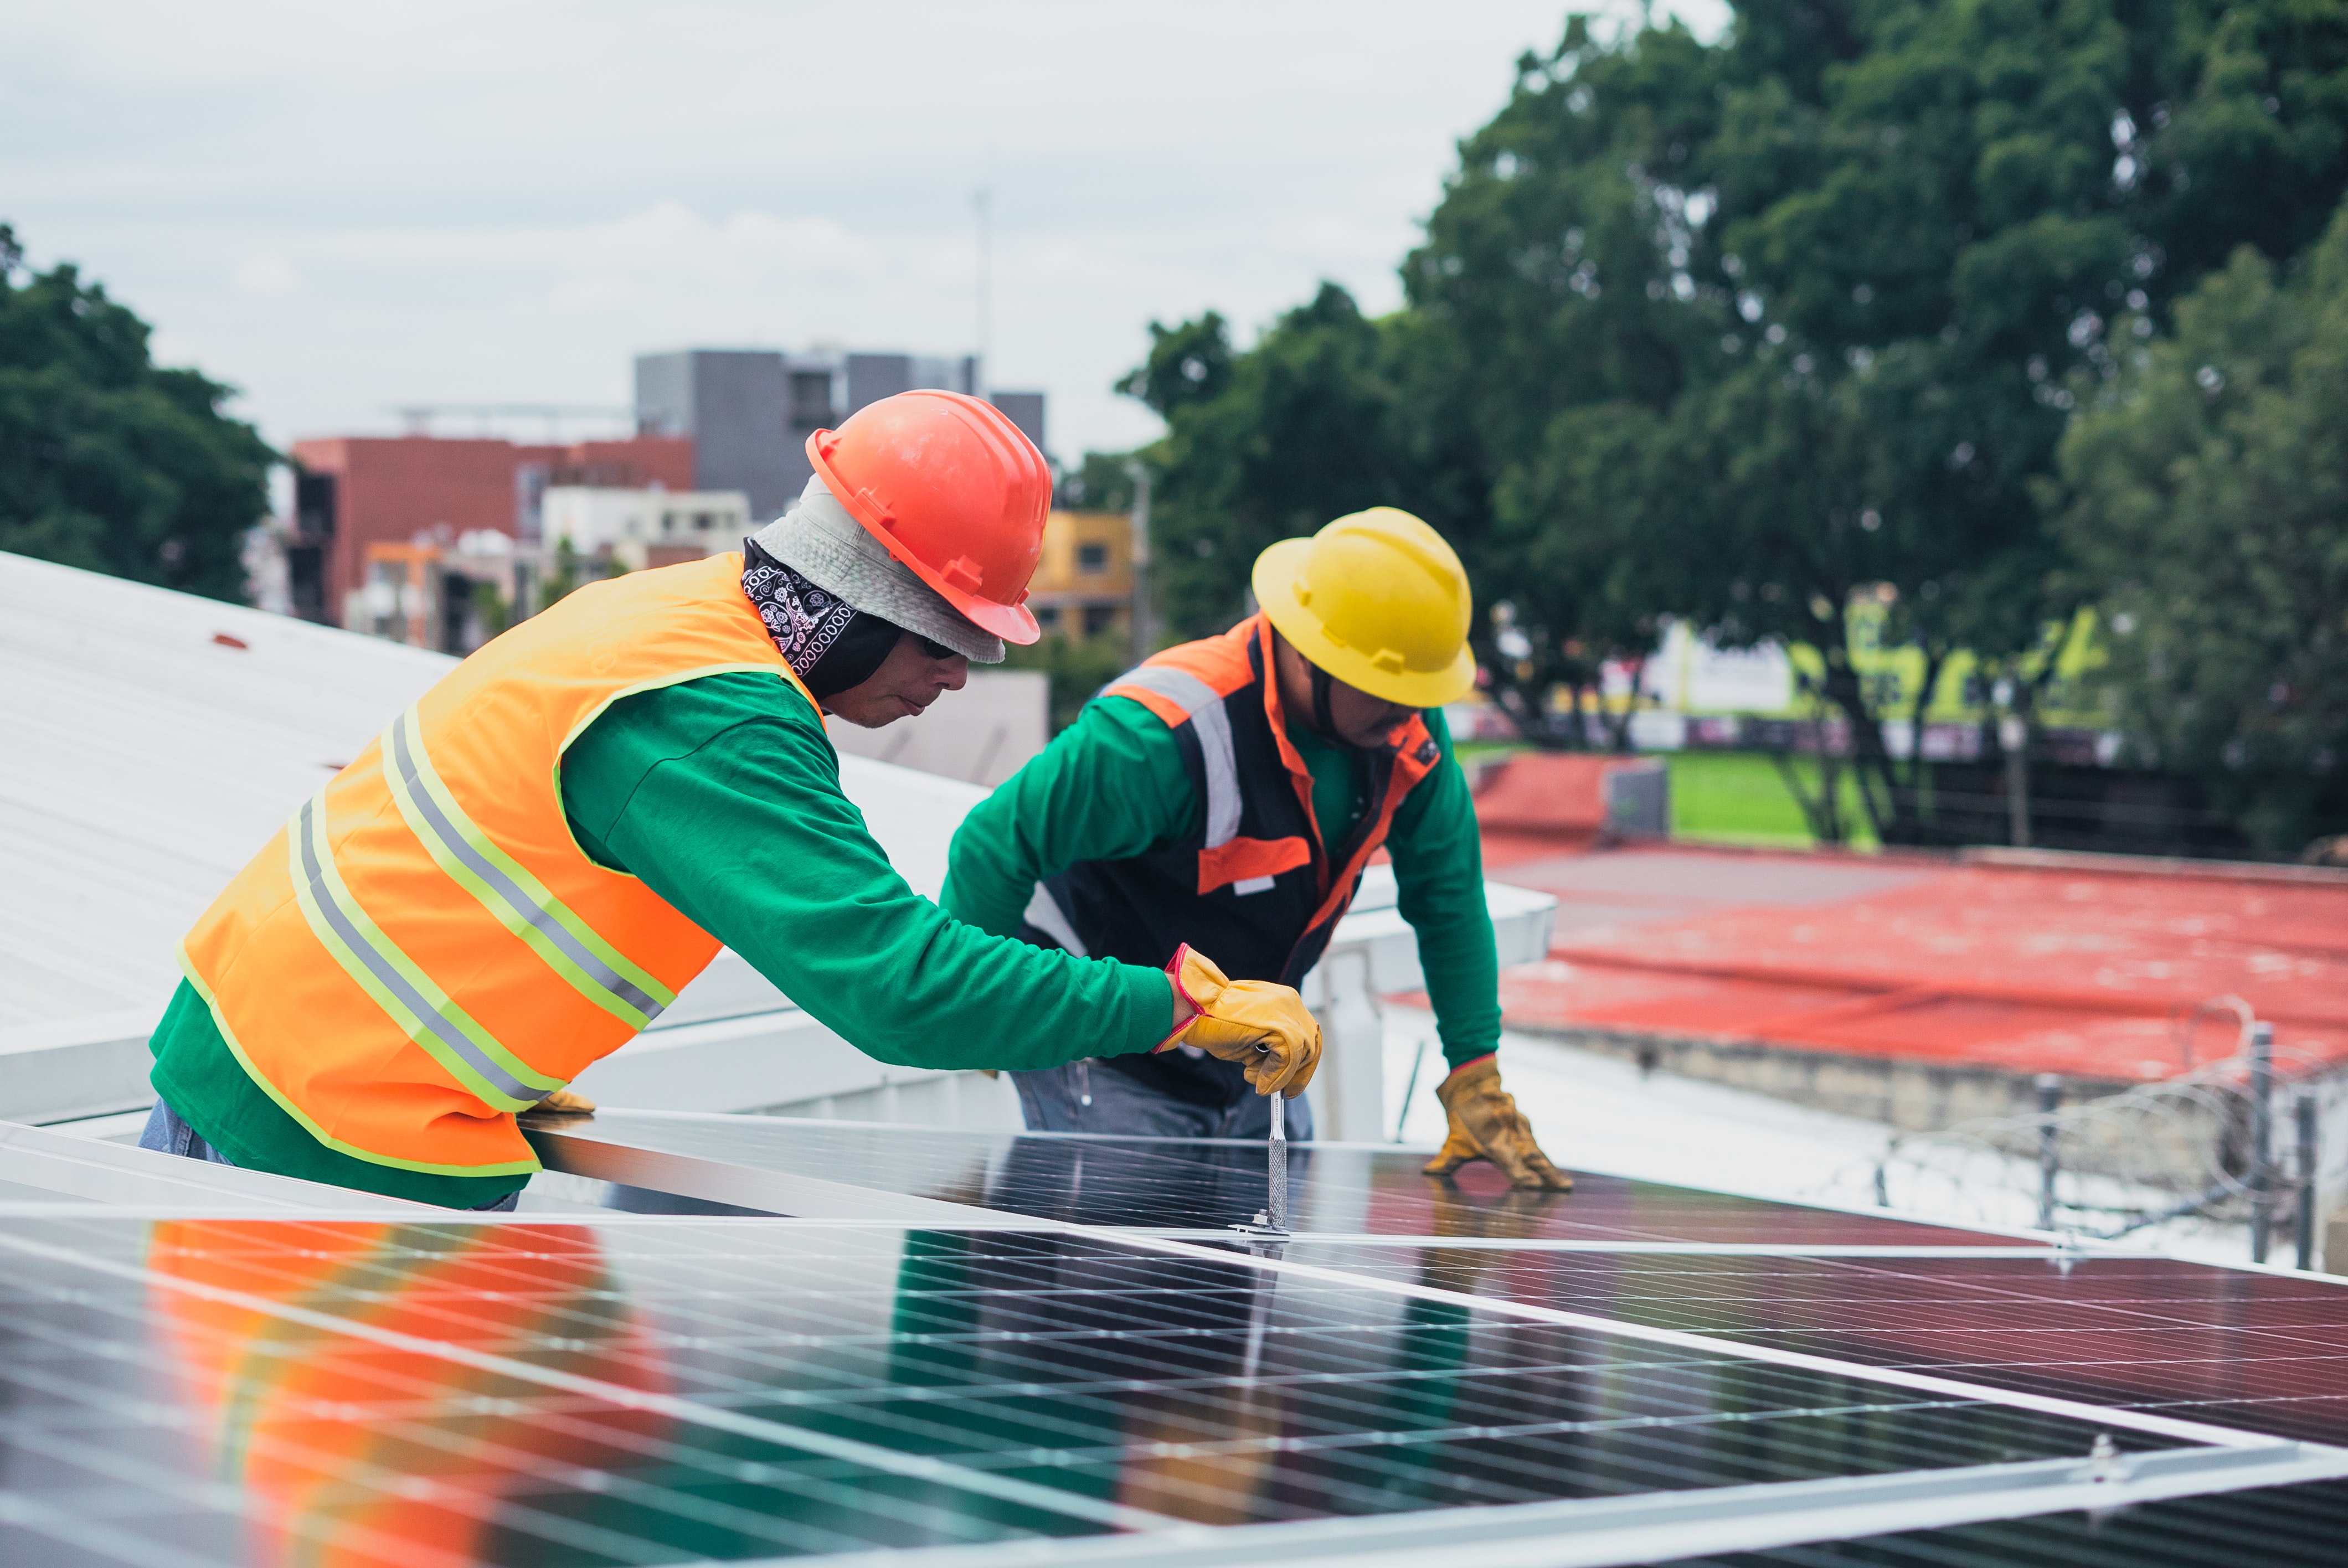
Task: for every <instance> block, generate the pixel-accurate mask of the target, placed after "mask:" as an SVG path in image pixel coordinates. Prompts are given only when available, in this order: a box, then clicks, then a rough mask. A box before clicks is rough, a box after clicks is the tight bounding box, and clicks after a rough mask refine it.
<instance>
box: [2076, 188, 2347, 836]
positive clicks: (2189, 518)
mask: <svg viewBox="0 0 2348 1568" xmlns="http://www.w3.org/2000/svg"><path fill="white" fill-rule="evenodd" d="M2277 273H2278V269H2277V268H2276V267H2275V265H2274V264H2273V263H2271V262H2270V261H2267V260H2266V259H2265V258H2264V257H2263V256H2261V255H2260V253H2259V252H2258V251H2257V250H2255V249H2254V248H2252V247H2250V246H2247V245H2246V246H2244V247H2243V248H2242V249H2240V251H2237V252H2236V253H2235V255H2234V258H2233V260H2232V261H2231V262H2230V264H2229V265H2228V266H2227V267H2226V269H2225V270H2224V271H2223V272H2219V273H2217V274H2215V275H2214V276H2212V277H2210V278H2209V279H2208V280H2207V281H2206V282H2203V284H2202V285H2201V286H2200V287H2199V289H2197V290H2196V291H2195V292H2193V293H2192V294H2190V295H2188V297H2187V298H2186V299H2185V300H2183V301H2182V302H2179V304H2178V309H2177V323H2176V331H2175V333H2174V334H2173V335H2170V336H2167V337H2162V338H2156V339H2154V340H2152V341H2151V342H2150V343H2148V344H2147V346H2145V347H2143V348H2141V349H2138V350H2137V351H2136V352H2134V353H2132V354H2129V355H2128V356H2127V360H2126V363H2125V364H2123V365H2122V366H2121V367H2120V368H2119V369H2118V370H2117V372H2116V374H2114V375H2113V377H2112V378H2111V379H2110V381H2109V382H2108V383H2107V384H2105V385H2103V386H2102V387H2101V388H2100V389H2099V390H2097V391H2096V393H2095V394H2094V400H2093V401H2092V403H2090V404H2089V405H2088V406H2087V407H2085V409H2084V410H2083V411H2082V414H2081V415H2080V417H2079V419H2078V421H2077V423H2076V424H2075V425H2074V426H2073V427H2072V429H2071V431H2070V433H2069V435H2068V436H2067V437H2066V438H2065V442H2064V446H2063V454H2062V457H2063V461H2062V473H2063V478H2064V480H2065V483H2066V485H2067V487H2068V489H2067V492H2065V494H2067V497H2068V506H2067V509H2066V510H2065V511H2064V512H2063V514H2062V516H2061V520H2060V531H2061V532H2062V534H2063V536H2064V538H2065V540H2066V541H2067V542H2068V543H2069V545H2070V547H2071V548H2072V550H2073V551H2074V552H2075V555H2076V557H2077V559H2078V561H2079V563H2080V565H2081V567H2082V569H2084V570H2085V572H2086V573H2087V574H2088V575H2089V576H2091V577H2092V578H2093V579H2095V580H2096V582H2097V583H2098V584H2099V585H2100V589H2101V597H2102V599H2103V601H2104V606H2105V610H2106V619H2107V623H2108V625H2109V627H2110V629H2111V631H2112V633H2113V635H2112V636H2111V637H2110V639H2109V647H2110V651H2111V655H2110V656H2111V661H2112V663H2111V671H2110V672H2111V677H2112V682H2113V688H2114V690H2115V692H2116V693H2117V694H2118V696H2119V697H2120V699H2121V701H2122V702H2123V703H2124V705H2125V711H2126V713H2125V716H2126V719H2127V723H2128V727H2129V729H2130V730H2131V731H2132V732H2133V733H2136V734H2137V735H2138V736H2140V737H2142V740H2143V742H2144V743H2145V744H2146V745H2147V748H2148V749H2149V750H2150V752H2151V753H2152V754H2151V757H2150V759H2149V760H2152V761H2156V762H2157V763H2159V764H2162V765H2164V766H2168V767H2170V768H2175V769H2179V770H2182V771H2187V772H2190V773H2193V774H2198V775H2199V776H2200V777H2202V778H2203V779H2205V780H2206V781H2208V783H2209V785H2210V787H2211V790H2212V794H2213V795H2214V796H2215V797H2216V798H2218V799H2219V800H2220V801H2221V802H2223V803H2224V804H2226V805H2228V806H2229V807H2230V808H2231V810H2230V815H2234V816H2235V818H2236V819H2237V820H2238V821H2240V823H2241V824H2242V825H2243V826H2244V828H2245V829H2246V831H2247V832H2248V833H2249V835H2250V838H2251V841H2252V842H2253V843H2254V844H2255V845H2258V846H2259V847H2260V848H2261V849H2263V850H2266V851H2269V852H2276V851H2287V850H2292V849H2296V848H2297V847H2298V846H2299V845H2301V844H2302V843H2304V842H2305V841H2306V840H2307V839H2308V838H2309V837H2310V836H2312V835H2313V834H2314V833H2315V832H2316V831H2317V830H2318V829H2319V828H2326V827H2329V828H2333V829H2335V830H2336V829H2337V828H2338V827H2340V826H2342V825H2343V822H2348V765H2343V764H2348V214H2343V216H2342V217H2340V218H2339V219H2336V220H2334V221H2333V226H2332V230H2331V232H2330V234H2329V235H2328V236H2327V237H2326V238H2325V239H2324V240H2323V241H2322V244H2321V245H2320V246H2319V247H2318V248H2317V249H2316V250H2314V251H2312V253H2311V254H2310V255H2309V256H2308V257H2307V258H2306V259H2305V260H2304V261H2302V263H2301V264H2300V266H2299V267H2298V268H2297V269H2296V270H2295V272H2294V273H2293V274H2292V275H2291V276H2290V277H2289V278H2288V279H2287V280H2284V281H2279V280H2278V276H2277Z"/></svg>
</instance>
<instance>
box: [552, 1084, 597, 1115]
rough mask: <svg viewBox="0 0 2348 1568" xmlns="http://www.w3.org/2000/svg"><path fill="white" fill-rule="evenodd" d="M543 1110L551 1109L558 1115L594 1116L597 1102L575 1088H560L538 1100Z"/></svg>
mask: <svg viewBox="0 0 2348 1568" xmlns="http://www.w3.org/2000/svg"><path fill="white" fill-rule="evenodd" d="M538 1108H539V1109H540V1110H541V1111H551V1112H554V1114H556V1115H557V1116H592V1115H593V1114H594V1113H595V1102H593V1101H592V1100H590V1099H588V1098H587V1097H586V1096H585V1095H584V1094H582V1093H580V1092H579V1091H577V1090H575V1089H558V1090H556V1091H554V1092H553V1093H551V1094H550V1095H548V1096H547V1097H546V1098H545V1099H543V1100H541V1101H540V1102H538Z"/></svg>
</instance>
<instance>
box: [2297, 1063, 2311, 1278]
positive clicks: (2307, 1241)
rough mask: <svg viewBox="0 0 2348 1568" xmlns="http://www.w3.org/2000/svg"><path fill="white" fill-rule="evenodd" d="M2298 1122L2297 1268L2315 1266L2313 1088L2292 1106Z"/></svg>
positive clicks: (2302, 1091) (2302, 1094)
mask: <svg viewBox="0 0 2348 1568" xmlns="http://www.w3.org/2000/svg"><path fill="white" fill-rule="evenodd" d="M2291 1111H2292V1113H2293V1114H2294V1115H2295V1116H2296V1117H2297V1119H2298V1122H2299V1128H2298V1132H2299V1223H2298V1225H2297V1226H2296V1229H2297V1230H2298V1232H2299V1234H2298V1235H2297V1236H2295V1237H2294V1238H2293V1239H2294V1240H2295V1241H2296V1242H2297V1243H2298V1247H2299V1264H2298V1266H2299V1267H2301V1268H2302V1269H2309V1268H2313V1267H2314V1266H2315V1155H2316V1147H2315V1093H2314V1091H2312V1090H2307V1089H2302V1090H2301V1091H2299V1101H2298V1102H2297V1103H2296V1104H2295V1105H2293V1106H2292V1107H2291Z"/></svg>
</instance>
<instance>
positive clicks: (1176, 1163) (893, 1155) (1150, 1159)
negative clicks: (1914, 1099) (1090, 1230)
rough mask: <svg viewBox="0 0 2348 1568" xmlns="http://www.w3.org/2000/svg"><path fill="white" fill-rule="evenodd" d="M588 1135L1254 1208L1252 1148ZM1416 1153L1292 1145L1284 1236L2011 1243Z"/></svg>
mask: <svg viewBox="0 0 2348 1568" xmlns="http://www.w3.org/2000/svg"><path fill="white" fill-rule="evenodd" d="M562 1132H564V1134H565V1135H566V1136H569V1137H576V1138H591V1139H597V1140H602V1141H608V1142H611V1143H620V1144H624V1145H626V1146H629V1147H632V1148H641V1149H653V1150H658V1151H661V1152H664V1153H674V1154H682V1155H689V1156H693V1157H695V1158H699V1159H705V1160H715V1161H721V1162H726V1163H736V1164H742V1165H747V1166H752V1167H756V1168H759V1169H764V1170H770V1171H778V1172H782V1173H788V1174H792V1175H798V1176H808V1177H815V1178H819V1179H821V1180H826V1181H833V1182H842V1183H848V1184H853V1185H856V1186H860V1187H870V1188H877V1189H879V1190H880V1191H883V1192H891V1193H901V1194H908V1195H911V1196H916V1197H928V1198H938V1199H943V1200H945V1201H948V1202H953V1203H961V1204H976V1205H978V1206H981V1207H984V1208H990V1209H995V1210H999V1211H1002V1212H1004V1213H1008V1214H1027V1215H1033V1216H1035V1217H1038V1218H1043V1219H1052V1220H1062V1221H1067V1222H1070V1223H1074V1224H1079V1225H1123V1226H1149V1227H1164V1228H1200V1229H1212V1228H1218V1227H1220V1226H1224V1225H1231V1224H1233V1223H1235V1222H1239V1221H1243V1220H1246V1219H1247V1218H1249V1217H1250V1216H1251V1215H1252V1214H1254V1213H1255V1212H1256V1211H1257V1210H1258V1209H1261V1208H1262V1207H1263V1206H1264V1189H1265V1176H1264V1172H1265V1151H1264V1146H1263V1144H1262V1143H1227V1142H1215V1141H1208V1140H1199V1141H1190V1140H1182V1139H1115V1138H1089V1137H1069V1136H1050V1135H1045V1136H1035V1135H1032V1134H1030V1135H1025V1136H1014V1135H1011V1134H1007V1133H1003V1134H997V1133H983V1132H946V1131H942V1130H935V1129H930V1128H922V1129H919V1130H913V1129H907V1128H899V1127H888V1126H874V1125H870V1124H860V1123H857V1122H810V1121H792V1120H787V1119H784V1118H780V1117H752V1116H695V1115H685V1114H658V1113H647V1112H604V1113H602V1114H601V1115H598V1116H596V1117H594V1118H593V1119H592V1120H581V1121H570V1122H564V1123H562ZM1425 1163H1426V1155H1425V1154H1424V1153H1411V1152H1408V1151H1406V1150H1402V1149H1393V1150H1385V1149H1367V1148H1363V1147H1360V1146H1346V1147H1333V1148H1315V1147H1313V1146H1311V1145H1298V1146H1297V1147H1296V1149H1295V1151H1294V1152H1293V1153H1292V1154H1291V1155H1290V1163H1289V1191H1290V1194H1291V1202H1292V1205H1293V1217H1292V1227H1293V1228H1294V1229H1296V1230H1298V1231H1300V1232H1321V1233H1326V1234H1344V1235H1363V1234H1368V1235H1441V1236H1475V1237H1504V1238H1511V1239H1523V1240H1543V1241H1583V1242H1608V1241H1614V1242H1625V1241H1642V1242H1713V1243H1720V1242H1769V1243H1776V1244H1781V1245H1807V1246H1856V1245H1885V1246H1962V1245H2017V1244H2016V1243H2015V1241H2014V1238H2013V1237H2010V1236H2001V1235H1988V1234H1984V1233H1981V1232H1975V1231H1966V1230H1958V1229H1953V1228H1951V1227H1947V1226H1942V1225H1923V1224H1918V1223H1916V1222H1913V1221H1908V1220H1900V1219H1896V1218H1893V1217H1890V1216H1889V1215H1877V1214H1846V1213H1842V1212H1840V1211H1838V1210H1833V1209H1819V1208H1811V1207H1807V1206H1805V1205H1802V1204H1782V1203H1772V1202H1767V1201H1765V1200H1762V1199H1756V1198H1740V1197H1733V1196H1729V1195H1726V1194H1719V1193H1707V1192H1701V1191H1697V1190H1695V1189H1693V1188H1687V1187H1673V1186H1665V1185H1662V1184H1656V1183H1651V1182H1632V1181H1625V1180H1623V1179H1622V1178H1620V1177H1616V1176H1597V1175H1587V1174H1581V1175H1577V1176H1576V1177H1575V1187H1574V1190H1573V1191H1572V1192H1570V1193H1526V1192H1516V1191H1513V1190H1511V1189H1510V1188H1509V1186H1508V1184H1507V1182H1506V1179H1505V1178H1503V1177H1502V1176H1501V1175H1500V1174H1499V1173H1498V1172H1496V1171H1495V1170H1493V1169H1492V1167H1490V1166H1488V1165H1486V1164H1482V1163H1477V1164H1473V1165H1469V1166H1468V1167H1466V1168H1464V1169H1463V1170H1462V1171H1460V1173H1458V1175H1457V1177H1455V1178H1452V1179H1450V1180H1438V1179H1437V1178H1435V1177H1431V1176H1426V1175H1423V1174H1421V1173H1420V1171H1419V1167H1420V1166H1421V1165H1423V1164H1425Z"/></svg>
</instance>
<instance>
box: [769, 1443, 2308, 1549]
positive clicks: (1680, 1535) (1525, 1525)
mask: <svg viewBox="0 0 2348 1568" xmlns="http://www.w3.org/2000/svg"><path fill="white" fill-rule="evenodd" d="M2343 1464H2348V1457H2343V1456H2324V1457H2322V1458H2318V1459H2312V1460H2311V1459H2306V1458H2287V1459H2280V1460H2278V1459H2274V1458H2271V1457H2268V1456H2260V1455H2255V1454H2250V1453H2248V1452H2245V1451H2243V1450H2230V1451H2224V1452H2212V1451H2211V1450H2186V1451H2182V1452H2172V1453H2167V1454H2160V1455H2154V1456H2147V1459H2146V1460H2145V1461H2144V1467H2145V1473H2142V1474H2139V1475H2137V1476H2133V1477H2129V1478H2126V1479H2121V1480H2116V1481H2087V1480H2084V1479H2081V1477H2080V1474H2079V1471H2080V1467H2079V1465H2078V1464H2077V1463H2076V1462H2075V1461H2072V1460H2038V1461H2024V1462H2021V1463H2015V1464H2004V1465H1977V1466H1970V1467H1966V1468H1965V1469H1963V1470H1962V1471H1943V1472H1938V1473H1934V1474H1931V1475H1921V1476H1920V1475H1912V1474H1893V1475H1881V1476H1862V1477H1853V1478H1847V1479H1846V1478H1838V1479H1834V1480H1828V1481H1800V1482H1780V1483H1771V1484H1766V1485H1759V1486H1744V1487H1722V1488H1716V1489H1712V1490H1708V1491H1703V1492H1697V1493H1685V1492H1683V1493H1678V1494H1673V1495H1667V1496H1653V1495H1645V1496H1635V1497H1623V1498H1600V1499H1578V1500H1572V1501H1557V1502H1538V1503H1522V1504H1515V1505H1501V1506H1495V1507H1488V1508H1473V1509H1453V1510H1440V1511H1430V1512H1427V1513H1424V1514H1417V1515H1402V1516H1399V1517H1388V1518H1382V1519H1375V1520H1365V1519H1354V1518H1345V1519H1334V1520H1314V1521H1305V1522H1284V1523H1276V1524H1255V1525H1235V1526H1229V1527H1226V1528H1225V1529H1224V1530H1223V1531H1221V1532H1219V1534H1218V1536H1217V1538H1216V1539H1215V1540H1213V1541H1211V1542H1195V1541H1185V1542H1173V1541H1168V1540H1164V1539H1161V1538H1157V1537H1151V1536H1100V1537H1088V1538H1085V1539H1081V1540H1073V1541H1059V1542H1016V1543H1005V1544H1003V1545H999V1546H983V1547H976V1548H967V1549H957V1548H933V1549H931V1550H928V1551H924V1552H922V1553H920V1554H919V1555H918V1557H916V1558H915V1559H914V1561H915V1562H917V1563H919V1564H920V1568H1011V1565H1013V1564H1017V1563H1048V1564H1050V1565H1052V1568H1212V1565H1218V1564H1223V1563H1232V1562H1274V1561H1277V1562H1281V1563H1315V1562H1323V1561H1341V1562H1344V1563H1357V1564H1363V1565H1365V1568H1387V1565H1392V1568H1402V1565H1404V1564H1416V1563H1425V1562H1426V1561H1427V1559H1428V1556H1429V1554H1430V1553H1437V1552H1441V1553H1451V1554H1455V1555H1464V1556H1466V1557H1468V1559H1469V1560H1472V1561H1473V1562H1474V1563H1476V1564H1477V1565H1478V1568H1616V1565H1620V1564H1631V1563H1685V1564H1687V1568H1696V1565H1695V1564H1694V1563H1690V1561H1689V1560H1690V1559H1691V1558H1692V1557H1693V1556H1694V1554H1696V1553H1716V1552H1720V1551H1723V1550H1728V1551H1734V1552H1736V1553H1738V1555H1737V1556H1735V1558H1731V1559H1707V1561H1708V1562H1716V1563H1718V1564H1719V1568H1729V1564H1731V1563H1735V1564H1737V1565H1740V1568H1742V1565H1744V1564H1748V1563H1750V1564H1754V1565H1756V1568H1758V1565H1759V1564H1763V1563H1785V1564H1787V1565H1789V1568H1791V1565H1793V1564H1807V1563H1811V1562H1813V1561H1815V1562H1816V1563H1818V1564H1820V1568H1855V1564H1856V1563H1857V1562H1858V1561H1859V1560H1855V1559H1852V1558H1849V1557H1845V1556H1839V1555H1835V1556H1820V1557H1818V1558H1816V1559H1812V1558H1810V1557H1809V1556H1807V1554H1796V1553H1785V1554H1780V1553H1778V1552H1777V1551H1776V1550H1774V1549H1776V1548H1780V1547H1798V1546H1800V1545H1802V1544H1804V1543H1807V1542H1828V1541H1835V1540H1838V1539H1839V1538H1845V1537H1850V1536H1863V1535H1867V1534H1871V1533H1879V1532H1886V1531H1898V1530H1932V1529H1945V1528H1948V1527H1951V1526H1957V1525H1964V1524H1977V1523H1981V1522H1989V1521H2012V1520H2023V1521H2029V1520H2034V1519H2037V1518H2040V1517H2043V1516H2044V1515H2049V1514H2061V1513H2069V1512H2086V1511H2092V1512H2096V1513H2098V1514H2101V1513H2104V1512H2108V1511H2112V1510H2118V1509H2133V1508H2139V1507H2142V1506H2145V1505H2147V1504H2157V1503H2160V1502H2164V1501H2172V1500H2176V1499H2179V1498H2196V1497H2204V1496H2208V1495H2209V1494H2210V1492H2211V1490H2212V1489H2213V1488H2215V1489H2219V1490H2221V1491H2228V1492H2233V1491H2247V1490H2250V1489H2254V1488H2263V1487H2273V1486H2290V1485H2306V1484H2308V1483H2310V1482H2315V1481H2328V1480H2332V1479H2334V1478H2336V1477H2338V1476H2340V1475H2342V1474H2343ZM1748 1550H1749V1551H1752V1552H1754V1553H1756V1554H1755V1555H1750V1556H1748V1555H1746V1552H1747V1551H1748ZM905 1561H906V1559H905V1558H904V1557H903V1556H902V1555H898V1556H893V1557H891V1558H888V1559H886V1560H885V1563H904V1562H905ZM1867 1561H1874V1560H1872V1559H1869V1560H1867ZM1991 1561H1993V1560H1990V1559H1984V1558H1981V1557H1975V1556H1963V1557H1959V1556H1955V1555H1942V1554H1933V1555H1931V1556H1916V1557H1904V1556H1903V1557H1902V1558H1900V1563H1903V1564H1904V1563H1917V1564H1922V1563H1963V1564H1966V1565H1968V1568H1986V1565H1987V1564H1988V1563H1990V1562H1991ZM1996 1561H2001V1562H2002V1560H1996ZM2192 1561H2197V1562H2199V1561H2201V1560H2200V1559H2193V1560H2192ZM743 1568H773V1565H761V1564H744V1565H743ZM827 1568H885V1564H884V1559H882V1558H881V1557H880V1556H879V1555H878V1554H857V1555H854V1556H847V1557H839V1558H834V1559H832V1560H830V1562H829V1563H828V1564H827ZM2065 1568H2076V1564H2075V1563H2071V1562H2069V1561H2067V1560H2066V1561H2065Z"/></svg>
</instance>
